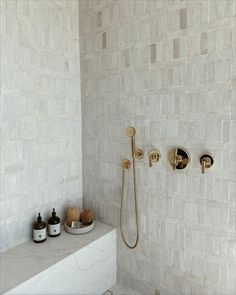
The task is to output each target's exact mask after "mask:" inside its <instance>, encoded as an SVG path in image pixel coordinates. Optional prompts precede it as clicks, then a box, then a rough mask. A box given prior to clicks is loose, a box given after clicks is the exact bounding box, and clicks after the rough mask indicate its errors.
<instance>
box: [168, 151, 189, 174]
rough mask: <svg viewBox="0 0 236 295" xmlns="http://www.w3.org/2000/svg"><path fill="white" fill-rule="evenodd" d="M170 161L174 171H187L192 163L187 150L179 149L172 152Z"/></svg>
mask: <svg viewBox="0 0 236 295" xmlns="http://www.w3.org/2000/svg"><path fill="white" fill-rule="evenodd" d="M169 160H170V163H171V165H172V167H173V170H176V169H177V170H182V169H185V168H186V167H187V165H188V163H189V162H190V155H189V153H188V151H187V150H186V149H184V148H182V147H181V148H180V147H177V148H174V149H173V150H171V151H170V153H169Z"/></svg>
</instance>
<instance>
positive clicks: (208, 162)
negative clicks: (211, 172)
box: [200, 154, 214, 174]
mask: <svg viewBox="0 0 236 295" xmlns="http://www.w3.org/2000/svg"><path fill="white" fill-rule="evenodd" d="M200 164H201V166H202V174H204V173H205V171H206V169H209V168H211V166H212V165H213V164H214V158H213V156H211V155H209V154H204V155H202V156H201V158H200Z"/></svg>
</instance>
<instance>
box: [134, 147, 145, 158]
mask: <svg viewBox="0 0 236 295" xmlns="http://www.w3.org/2000/svg"><path fill="white" fill-rule="evenodd" d="M143 156H144V152H143V150H142V149H140V148H137V149H136V150H135V159H138V160H142V159H143Z"/></svg>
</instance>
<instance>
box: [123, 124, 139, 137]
mask: <svg viewBox="0 0 236 295" xmlns="http://www.w3.org/2000/svg"><path fill="white" fill-rule="evenodd" d="M125 133H126V135H127V136H129V137H134V136H135V133H136V130H135V128H134V127H132V126H129V127H127V128H126V130H125Z"/></svg>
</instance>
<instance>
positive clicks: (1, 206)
mask: <svg viewBox="0 0 236 295" xmlns="http://www.w3.org/2000/svg"><path fill="white" fill-rule="evenodd" d="M0 21H1V23H0V30H1V35H0V38H1V40H0V41H1V57H0V58H1V105H0V106H1V165H0V177H1V201H0V235H1V239H0V241H1V242H0V250H4V249H7V248H8V247H12V246H14V245H16V244H18V243H20V242H22V241H24V240H27V239H29V238H30V236H31V226H32V221H33V220H34V219H35V218H36V215H37V213H38V212H39V211H40V212H41V213H42V216H43V219H47V217H48V215H49V214H51V210H52V208H53V207H55V208H56V210H57V212H58V214H59V215H60V216H61V217H62V216H63V213H64V209H65V208H66V207H67V206H68V205H69V204H70V205H72V204H77V205H78V204H81V200H82V173H81V150H82V148H81V110H80V66H79V38H78V36H79V27H78V26H79V12H78V1H74V0H70V1H61V0H60V1H56V0H46V1H45V0H43V1H38V0H35V1H34V0H29V1H28V0H17V1H15V0H6V1H5V0H0Z"/></svg>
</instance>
